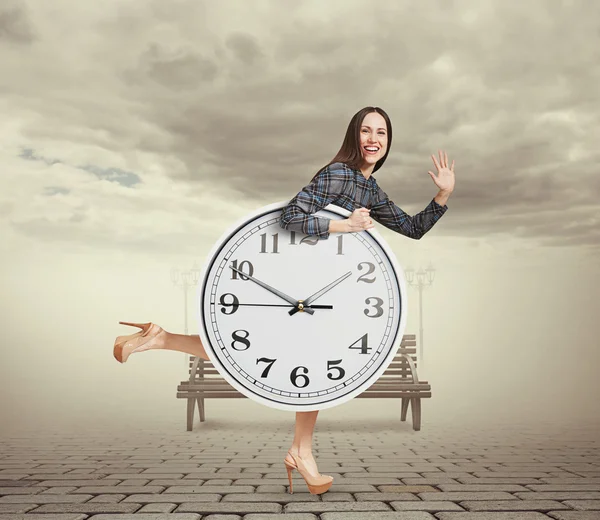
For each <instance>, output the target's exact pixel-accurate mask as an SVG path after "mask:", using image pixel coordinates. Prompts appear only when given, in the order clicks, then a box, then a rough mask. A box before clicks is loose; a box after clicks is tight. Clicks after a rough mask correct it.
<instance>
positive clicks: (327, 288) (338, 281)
mask: <svg viewBox="0 0 600 520" xmlns="http://www.w3.org/2000/svg"><path fill="white" fill-rule="evenodd" d="M351 274H352V271H348V272H347V273H346V274H345V275H343V276H340V277H339V278H338V279H337V280H335V281H333V282H331V283H330V284H329V285H328V286H327V287H323V289H321V290H320V291H318V292H316V293H315V294H313V295H311V296H309V297H308V298H306V300H304V302H303V303H304V305H305V306H306V305H310V304H311V303H312V302H314V301H315V300H316V299H317V298H320V297H321V296H323V295H324V294H325V293H326V292H328V291H330V290H331V289H333V288H334V287H335V286H336V285H337V284H339V283H340V282H342V281H343V280H345V279H346V278H348V277H349V276H350V275H351ZM296 312H298V309H292V310H291V311H290V312H289V315H290V316H292V315H293V314H296Z"/></svg>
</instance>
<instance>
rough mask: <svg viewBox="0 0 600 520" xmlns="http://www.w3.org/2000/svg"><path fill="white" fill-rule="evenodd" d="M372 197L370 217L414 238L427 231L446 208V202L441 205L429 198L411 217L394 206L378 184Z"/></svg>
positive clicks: (416, 238)
mask: <svg viewBox="0 0 600 520" xmlns="http://www.w3.org/2000/svg"><path fill="white" fill-rule="evenodd" d="M374 199H375V201H374V204H373V205H372V206H371V217H373V218H374V219H375V220H376V221H377V222H379V223H380V224H383V225H384V226H385V227H387V228H389V229H391V230H392V231H396V232H397V233H401V234H402V235H405V236H407V237H409V238H413V239H415V240H419V239H420V238H421V237H422V236H423V235H424V234H425V233H427V232H428V231H429V230H430V229H431V228H432V227H433V225H434V224H435V223H436V222H437V221H438V219H439V218H440V217H441V216H442V215H443V214H444V213H446V210H447V209H448V206H447V205H446V204H444V205H443V206H441V205H440V204H438V203H437V202H436V201H435V199H431V202H430V203H429V204H428V205H427V207H426V208H425V209H424V210H423V211H421V212H419V213H417V214H416V215H414V216H412V217H411V216H410V215H408V214H406V213H405V212H404V211H402V210H401V209H400V208H399V207H398V206H396V204H394V202H392V201H391V200H390V199H389V197H388V196H387V194H386V193H385V192H384V191H383V190H382V189H381V188H380V187H379V186H377V192H376V195H375V197H374Z"/></svg>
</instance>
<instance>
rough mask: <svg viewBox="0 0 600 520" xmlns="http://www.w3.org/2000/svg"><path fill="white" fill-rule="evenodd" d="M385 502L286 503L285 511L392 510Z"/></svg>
mask: <svg viewBox="0 0 600 520" xmlns="http://www.w3.org/2000/svg"><path fill="white" fill-rule="evenodd" d="M390 510H391V508H390V507H389V506H388V505H387V504H384V503H383V502H309V503H295V504H286V506H285V508H284V512H285V513H325V512H327V511H390Z"/></svg>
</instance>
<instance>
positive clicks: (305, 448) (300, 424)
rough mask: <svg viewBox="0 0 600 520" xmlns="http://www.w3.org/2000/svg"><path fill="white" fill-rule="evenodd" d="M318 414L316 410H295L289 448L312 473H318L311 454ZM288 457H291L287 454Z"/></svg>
mask: <svg viewBox="0 0 600 520" xmlns="http://www.w3.org/2000/svg"><path fill="white" fill-rule="evenodd" d="M318 414H319V411H318V410H317V411H315V412H296V426H295V430H294V440H293V442H292V447H291V448H290V452H291V453H292V454H293V455H300V457H301V458H302V459H304V461H305V462H306V465H307V466H308V468H309V471H310V472H311V473H312V474H314V475H318V474H319V470H318V468H317V463H316V462H315V459H314V457H313V455H312V439H313V432H314V430H315V423H316V422H317V415H318ZM288 459H291V457H289V456H288Z"/></svg>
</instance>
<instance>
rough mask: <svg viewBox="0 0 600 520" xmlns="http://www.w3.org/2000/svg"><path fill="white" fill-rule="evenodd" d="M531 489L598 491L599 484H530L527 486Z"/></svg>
mask: <svg viewBox="0 0 600 520" xmlns="http://www.w3.org/2000/svg"><path fill="white" fill-rule="evenodd" d="M527 488H528V489H529V490H531V491H597V492H599V493H600V484H586V483H585V482H582V483H581V484H562V485H561V484H531V485H529V486H527Z"/></svg>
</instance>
